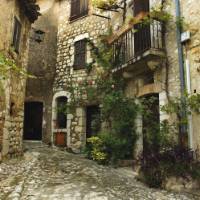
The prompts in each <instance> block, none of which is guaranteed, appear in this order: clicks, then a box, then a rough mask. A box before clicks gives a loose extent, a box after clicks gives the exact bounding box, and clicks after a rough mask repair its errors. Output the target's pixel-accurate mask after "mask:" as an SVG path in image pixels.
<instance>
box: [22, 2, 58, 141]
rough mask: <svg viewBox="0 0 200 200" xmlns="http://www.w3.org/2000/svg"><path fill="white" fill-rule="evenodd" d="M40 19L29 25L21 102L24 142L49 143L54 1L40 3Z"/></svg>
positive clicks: (55, 22) (54, 64) (52, 79)
mask: <svg viewBox="0 0 200 200" xmlns="http://www.w3.org/2000/svg"><path fill="white" fill-rule="evenodd" d="M37 3H38V5H39V6H40V13H41V16H40V17H39V18H38V20H37V21H35V23H33V24H32V31H31V36H30V48H29V60H28V72H29V73H30V74H32V75H34V76H35V77H36V78H35V79H31V78H30V79H28V80H27V85H26V98H25V119H24V121H25V126H24V140H39V141H43V142H45V143H50V141H51V113H52V110H51V106H52V98H53V81H54V76H55V71H56V53H57V29H58V8H59V7H58V6H59V3H58V1H55V0H40V1H37Z"/></svg>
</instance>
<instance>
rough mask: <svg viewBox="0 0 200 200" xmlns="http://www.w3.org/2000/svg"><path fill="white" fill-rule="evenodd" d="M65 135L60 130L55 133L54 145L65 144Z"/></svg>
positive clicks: (62, 145)
mask: <svg viewBox="0 0 200 200" xmlns="http://www.w3.org/2000/svg"><path fill="white" fill-rule="evenodd" d="M65 135H66V134H65V133H62V132H57V133H55V145H56V146H61V147H64V146H66V142H65Z"/></svg>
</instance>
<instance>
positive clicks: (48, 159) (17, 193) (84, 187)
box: [0, 146, 200, 200]
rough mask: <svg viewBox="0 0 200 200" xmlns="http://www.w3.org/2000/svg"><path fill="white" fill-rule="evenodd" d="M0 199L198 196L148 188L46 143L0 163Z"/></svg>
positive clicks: (174, 199)
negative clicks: (22, 155) (16, 157)
mask: <svg viewBox="0 0 200 200" xmlns="http://www.w3.org/2000/svg"><path fill="white" fill-rule="evenodd" d="M0 169H1V170H0V200H1V199H2V200H4V199H8V200H15V199H16V200H18V199H19V200H192V199H194V200H196V199H200V198H199V197H195V196H191V195H186V194H176V193H171V192H167V191H164V190H155V189H151V188H148V187H147V186H145V185H144V184H142V183H140V182H138V181H137V180H136V179H135V177H134V175H133V176H131V175H130V173H128V172H127V173H126V171H125V170H120V169H114V168H111V167H106V166H100V165H97V164H96V163H95V162H93V161H90V160H87V159H85V158H83V157H82V156H79V155H74V154H69V153H67V152H63V151H59V150H57V149H51V148H48V147H46V146H44V147H40V148H32V149H29V151H27V152H26V153H25V156H24V158H23V159H21V160H17V159H13V160H10V161H7V162H5V163H1V164H0Z"/></svg>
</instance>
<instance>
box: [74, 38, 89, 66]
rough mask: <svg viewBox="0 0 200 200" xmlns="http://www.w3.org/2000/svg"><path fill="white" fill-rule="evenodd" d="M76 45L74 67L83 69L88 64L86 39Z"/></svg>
mask: <svg viewBox="0 0 200 200" xmlns="http://www.w3.org/2000/svg"><path fill="white" fill-rule="evenodd" d="M74 47H75V54H74V69H83V68H84V67H85V64H86V40H80V41H78V42H76V43H75V44H74Z"/></svg>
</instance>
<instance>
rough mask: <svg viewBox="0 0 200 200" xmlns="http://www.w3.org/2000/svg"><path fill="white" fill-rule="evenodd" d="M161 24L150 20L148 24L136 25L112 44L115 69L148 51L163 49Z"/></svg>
mask: <svg viewBox="0 0 200 200" xmlns="http://www.w3.org/2000/svg"><path fill="white" fill-rule="evenodd" d="M163 39H164V37H163V23H162V22H161V21H158V20H155V19H154V20H152V21H151V22H150V23H148V24H144V23H138V24H135V25H134V27H133V28H132V29H130V30H128V31H127V32H125V33H124V34H122V35H121V36H120V37H119V38H118V39H117V40H115V41H114V42H113V44H112V48H113V62H114V66H115V67H119V66H121V65H123V64H126V63H129V62H131V61H132V60H134V58H136V57H137V56H141V55H142V54H143V53H144V52H145V51H147V50H150V49H155V50H161V49H163V48H164V40H163Z"/></svg>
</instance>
